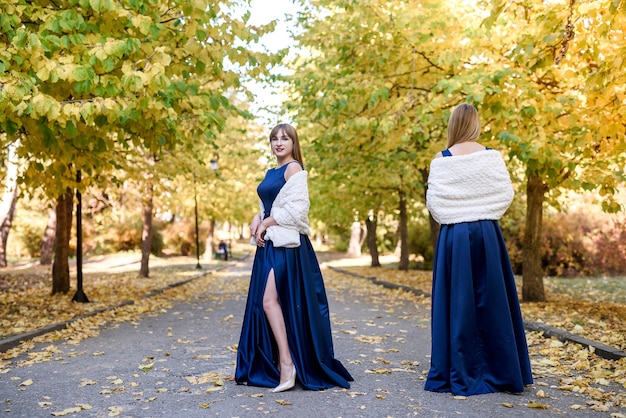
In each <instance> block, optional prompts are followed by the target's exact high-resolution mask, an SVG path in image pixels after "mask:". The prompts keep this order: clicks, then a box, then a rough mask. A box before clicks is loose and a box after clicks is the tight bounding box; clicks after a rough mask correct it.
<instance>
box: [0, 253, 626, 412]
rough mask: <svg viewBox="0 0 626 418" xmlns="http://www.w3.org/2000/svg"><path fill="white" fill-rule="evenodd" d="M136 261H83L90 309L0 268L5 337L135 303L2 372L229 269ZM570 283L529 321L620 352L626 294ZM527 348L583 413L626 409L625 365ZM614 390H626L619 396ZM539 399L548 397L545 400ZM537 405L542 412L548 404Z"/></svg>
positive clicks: (30, 273) (332, 283)
mask: <svg viewBox="0 0 626 418" xmlns="http://www.w3.org/2000/svg"><path fill="white" fill-rule="evenodd" d="M242 251H243V250H242ZM242 254H243V252H240V253H239V254H237V253H235V256H237V255H242ZM318 256H319V258H320V261H321V262H322V265H323V266H324V262H327V263H329V264H331V265H333V266H336V267H338V268H340V269H341V270H347V271H350V272H352V273H356V274H358V275H362V276H366V277H376V278H377V279H378V280H382V281H387V282H391V283H396V284H403V285H407V286H411V287H413V288H417V289H420V290H422V291H424V292H430V284H431V274H430V272H426V271H409V272H401V271H398V270H397V269H394V268H388V267H387V268H376V269H374V268H369V267H365V266H364V264H365V265H366V264H367V260H363V259H361V260H344V259H341V257H340V255H337V254H333V253H322V252H320V253H318ZM138 260H139V256H138V254H128V255H120V256H117V257H107V258H102V259H93V260H89V262H87V263H85V267H84V269H83V271H84V289H85V293H86V294H87V296H88V298H89V299H90V301H91V303H88V304H81V303H73V302H71V296H72V295H73V293H74V292H75V279H74V278H73V279H72V289H71V290H70V292H69V293H68V294H66V295H55V296H51V295H50V289H51V282H50V280H51V279H50V273H49V267H47V268H43V267H40V266H37V265H25V266H16V267H13V268H9V269H5V270H3V271H0V318H1V320H0V321H1V322H0V339H2V338H5V337H7V336H9V335H13V334H20V333H24V332H27V331H33V330H37V329H40V328H42V327H44V326H46V325H50V324H53V323H59V322H63V321H65V320H69V319H72V318H75V317H77V316H80V315H82V314H85V313H89V312H92V311H96V310H99V309H102V308H105V307H109V306H112V305H116V304H119V303H121V302H124V301H133V303H132V304H129V305H126V306H122V307H120V308H117V309H115V310H107V311H105V312H103V313H100V314H98V315H95V316H90V317H87V318H84V319H80V320H78V321H76V322H73V323H72V324H71V325H70V326H68V327H67V329H64V330H61V331H56V332H54V333H48V334H45V335H43V336H40V337H37V338H35V339H33V340H31V341H29V342H26V343H23V344H21V345H20V346H19V347H17V348H14V349H11V350H9V351H7V352H6V353H0V356H1V357H0V374H2V373H3V369H4V368H5V367H9V366H8V365H10V367H20V366H25V365H28V364H29V363H35V362H39V361H48V360H49V359H50V358H51V357H53V356H54V355H55V353H54V346H53V345H50V349H49V350H43V351H40V352H29V350H31V349H32V348H33V347H34V344H35V343H36V342H53V341H55V340H60V339H67V340H69V342H70V343H76V344H78V343H79V342H80V341H81V340H82V339H85V338H89V337H91V336H96V335H98V334H99V332H100V330H101V329H102V327H103V325H104V324H115V323H119V322H124V321H135V320H137V318H139V317H140V316H141V315H156V314H158V313H159V312H163V311H165V310H166V309H169V308H170V307H171V306H173V305H174V304H175V303H177V302H179V301H187V300H190V299H191V298H193V297H194V295H197V294H199V293H200V292H206V285H207V284H206V283H207V282H206V281H204V280H194V281H191V282H190V283H188V284H185V285H184V286H177V287H171V288H169V289H168V290H167V291H166V292H163V293H156V294H155V295H154V296H152V297H145V296H146V295H148V294H150V293H151V292H155V291H158V290H160V289H163V288H166V287H168V285H170V284H173V283H178V282H181V281H183V280H185V279H188V278H190V277H192V276H196V275H198V274H200V273H202V272H206V271H207V270H216V269H217V268H218V267H220V266H221V265H223V262H221V261H213V262H212V263H211V265H210V266H206V265H205V266H204V270H202V271H200V270H197V269H195V268H194V266H195V264H196V263H195V259H194V258H191V257H172V258H167V259H158V258H153V259H152V261H151V277H150V278H149V279H145V278H139V277H138V276H137V270H138V268H139V264H138V263H137V261H138ZM213 274H217V275H219V273H213ZM324 275H325V280H326V283H327V287H328V288H330V289H332V288H333V287H335V288H337V287H341V286H342V283H345V281H346V280H348V279H347V278H346V277H345V275H344V274H342V273H340V272H337V271H335V270H331V269H325V270H324ZM349 280H364V283H365V282H366V280H365V279H361V278H355V277H350V278H349ZM244 283H245V282H244ZM203 286H204V287H203ZM233 286H234V285H233ZM562 286H563V285H562V283H557V284H555V283H553V282H552V281H551V280H546V289H547V297H548V301H547V302H545V303H540V304H534V303H523V304H522V311H523V315H524V318H525V319H527V320H531V321H541V322H544V323H546V324H548V325H551V326H554V327H559V328H562V329H565V330H567V331H569V332H572V333H575V334H578V335H581V336H584V337H585V338H589V339H592V340H595V341H600V342H603V343H605V344H608V345H611V346H614V347H619V348H621V349H624V348H626V341H625V337H626V307H625V306H624V304H623V303H615V302H608V301H607V300H614V299H613V298H614V297H615V295H614V294H615V293H619V292H623V291H624V289H623V288H619V289H616V288H615V287H610V288H611V290H610V291H603V290H597V289H594V290H593V291H592V290H590V288H589V287H590V286H591V287H592V284H589V283H587V284H585V286H582V287H581V289H584V291H583V292H582V293H581V294H580V295H579V294H577V293H576V292H575V291H573V290H572V289H571V288H568V287H565V290H562ZM612 286H613V285H612ZM616 286H618V287H619V285H616ZM239 287H241V285H239ZM363 289H364V291H368V292H378V290H371V289H381V288H380V286H370V284H368V285H365V284H364V286H363ZM246 291H247V289H246V288H232V289H231V288H229V289H226V292H237V293H243V292H246ZM388 292H389V294H390V295H391V294H392V293H393V295H394V296H393V297H397V296H398V291H394V292H391V291H388ZM386 293H387V292H384V291H382V290H380V294H379V295H377V297H385V295H386ZM401 293H402V297H403V298H412V299H413V300H415V303H419V304H421V305H426V306H427V305H428V304H429V303H430V300H429V298H425V297H420V296H417V295H414V294H412V293H409V292H401ZM622 294H623V293H622ZM389 297H391V296H389ZM528 345H529V348H530V352H531V357H532V363H533V364H532V365H533V374H534V375H535V376H536V377H542V376H551V377H555V378H557V379H558V380H559V382H560V386H559V387H558V389H559V390H561V391H564V392H569V393H571V394H573V395H577V394H586V395H587V396H588V397H589V398H591V399H592V400H591V401H588V402H587V404H584V405H579V407H580V408H581V409H587V408H589V409H594V410H598V411H607V410H609V409H610V408H611V407H612V406H617V407H622V408H625V407H626V395H625V393H626V359H622V360H619V361H611V360H605V359H602V358H600V357H599V356H596V355H594V354H593V353H592V352H590V351H589V350H588V349H585V348H583V347H581V346H579V345H576V344H571V343H562V342H560V341H557V340H555V339H548V338H544V337H543V336H542V335H541V334H539V333H529V334H528ZM23 353H28V357H27V359H26V360H21V361H20V362H19V363H20V364H13V359H15V358H16V357H18V356H19V355H20V354H23ZM615 387H618V388H621V389H620V390H615ZM537 396H539V397H540V394H539V395H537ZM590 402H591V403H590ZM537 407H541V406H540V404H538V406H537ZM577 407H578V406H575V407H573V409H575V408H577ZM614 417H616V418H624V415H622V414H617V415H614Z"/></svg>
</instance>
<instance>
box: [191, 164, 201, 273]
mask: <svg viewBox="0 0 626 418" xmlns="http://www.w3.org/2000/svg"><path fill="white" fill-rule="evenodd" d="M193 203H194V210H195V212H196V260H197V261H198V263H197V264H196V268H197V269H201V268H202V266H201V265H200V230H199V228H198V194H197V193H196V175H195V174H194V175H193Z"/></svg>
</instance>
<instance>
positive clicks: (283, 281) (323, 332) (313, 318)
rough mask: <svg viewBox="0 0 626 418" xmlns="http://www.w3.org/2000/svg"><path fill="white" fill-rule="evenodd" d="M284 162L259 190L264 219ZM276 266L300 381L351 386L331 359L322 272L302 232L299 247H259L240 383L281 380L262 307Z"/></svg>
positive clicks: (238, 375) (271, 383)
mask: <svg viewBox="0 0 626 418" xmlns="http://www.w3.org/2000/svg"><path fill="white" fill-rule="evenodd" d="M287 165H288V164H285V165H283V166H282V167H280V168H273V169H270V170H268V172H267V173H266V175H265V179H264V180H263V181H262V182H261V184H259V187H258V189H257V192H258V194H259V197H260V198H261V200H262V202H263V206H264V209H265V214H264V216H265V217H268V216H269V215H270V212H271V209H272V203H273V202H274V199H276V196H277V195H278V192H279V191H280V189H281V188H282V187H283V186H284V185H285V170H286V167H287ZM271 269H274V276H275V279H276V290H277V292H278V298H279V301H280V305H281V308H282V311H283V316H284V318H285V327H286V330H287V340H288V342H289V349H290V352H291V356H292V358H293V362H294V364H295V367H296V374H297V378H298V381H299V382H300V383H301V384H302V386H304V387H305V388H307V389H312V390H321V389H327V388H330V387H333V386H341V387H344V388H349V387H350V384H349V383H348V382H349V381H352V380H353V379H352V376H350V373H348V371H347V370H346V369H345V368H344V366H343V365H342V364H341V363H340V362H339V361H338V360H336V359H335V358H334V349H333V341H332V335H331V328H330V316H329V309H328V300H327V298H326V290H325V288H324V282H323V278H322V273H321V271H320V267H319V263H318V261H317V257H316V256H315V252H314V250H313V247H312V245H311V241H310V240H309V237H308V236H306V235H303V234H300V246H299V247H297V248H283V247H274V246H273V245H272V242H271V241H266V243H265V246H264V247H257V249H256V255H255V257H254V264H253V266H252V276H251V279H250V289H249V291H248V301H247V303H246V310H245V316H244V319H243V325H242V328H241V336H240V338H239V346H238V350H237V369H236V371H235V380H236V382H237V383H239V384H244V383H247V384H248V385H252V386H262V387H275V386H278V384H279V383H280V382H279V381H280V372H279V371H278V369H277V365H278V349H277V347H276V341H275V340H274V335H273V334H272V329H271V328H270V325H269V322H268V321H267V319H266V317H265V312H264V311H263V294H264V292H265V285H266V283H267V277H268V274H269V272H270V270H271Z"/></svg>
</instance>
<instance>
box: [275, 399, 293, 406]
mask: <svg viewBox="0 0 626 418" xmlns="http://www.w3.org/2000/svg"><path fill="white" fill-rule="evenodd" d="M276 403H277V404H279V405H282V406H287V405H291V402H287V401H285V400H283V399H276Z"/></svg>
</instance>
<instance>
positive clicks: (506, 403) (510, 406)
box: [502, 402, 514, 408]
mask: <svg viewBox="0 0 626 418" xmlns="http://www.w3.org/2000/svg"><path fill="white" fill-rule="evenodd" d="M502 406H506V407H507V408H513V406H514V405H513V404H512V403H508V402H502Z"/></svg>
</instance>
